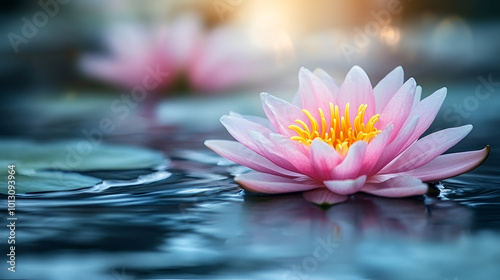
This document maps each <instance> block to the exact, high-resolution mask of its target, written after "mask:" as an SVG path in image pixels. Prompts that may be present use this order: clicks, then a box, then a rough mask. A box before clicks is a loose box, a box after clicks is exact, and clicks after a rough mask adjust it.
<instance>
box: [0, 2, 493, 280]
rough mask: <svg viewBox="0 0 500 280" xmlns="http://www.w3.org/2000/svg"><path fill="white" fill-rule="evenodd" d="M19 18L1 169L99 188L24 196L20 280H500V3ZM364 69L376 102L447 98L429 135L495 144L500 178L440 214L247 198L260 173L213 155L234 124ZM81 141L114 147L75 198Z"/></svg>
mask: <svg viewBox="0 0 500 280" xmlns="http://www.w3.org/2000/svg"><path fill="white" fill-rule="evenodd" d="M0 5H2V8H1V9H0V23H1V24H0V34H1V35H2V36H3V37H2V38H3V39H2V40H0V62H1V63H0V90H1V94H0V135H1V136H2V137H1V138H0V147H1V148H2V149H3V150H0V153H1V154H0V162H3V163H5V161H3V160H5V159H8V160H19V166H18V171H19V173H21V172H22V171H23V170H22V164H26V165H25V166H29V167H31V168H34V169H37V172H38V173H36V172H35V173H33V172H31V173H30V172H26V173H25V174H22V175H24V176H25V178H27V179H26V180H27V181H25V183H22V182H21V183H19V185H24V186H25V187H26V186H27V185H30V186H31V187H33V188H34V187H40V188H42V189H43V188H46V187H47V186H51V187H54V188H61V189H68V188H79V187H82V186H83V187H86V188H83V189H79V190H74V191H55V192H45V193H44V192H41V193H32V194H26V195H24V196H23V195H20V196H19V197H17V203H18V204H17V211H18V212H17V213H18V215H19V221H20V222H22V224H21V223H20V224H21V225H22V226H20V227H19V228H18V229H17V233H16V234H17V236H18V237H19V239H18V240H20V242H19V249H18V269H19V273H17V274H16V275H14V276H19V277H20V278H25V279H56V280H58V279H114V280H118V279H158V278H161V277H163V278H186V279H188V278H189V279H195V278H209V279H240V278H252V279H306V278H309V279H332V277H335V278H334V279H384V280H390V279H394V280H396V279H397V280H399V279H441V280H443V279H456V280H458V279H460V280H462V279H492V280H493V279H500V272H499V267H498V260H500V246H499V244H500V234H499V232H500V222H499V221H500V207H499V205H500V203H499V202H500V192H499V188H498V181H499V176H498V175H499V174H498V166H499V165H500V153H499V152H498V139H500V132H499V130H498V127H500V116H499V114H498V112H499V111H498V110H499V108H500V94H499V93H500V13H499V4H498V2H497V1H493V0H482V1H472V0H454V1H451V0H440V1H430V0H418V1H417V0H399V1H398V0H371V1H370V0H307V1H305V0H304V1H298V0H182V1H181V0H178V1H174V0H165V1H158V0H150V1H132V0H123V1H118V0H107V1H98V0H86V1H84V0H81V1H80V0H40V1H3V2H2V3H1V4H0ZM354 65H359V66H361V67H362V68H363V69H365V71H366V72H367V74H368V76H369V77H370V79H371V82H372V84H373V85H376V84H377V82H378V81H379V80H380V79H381V78H382V77H384V76H385V75H386V74H387V73H389V72H390V71H391V70H392V69H394V68H395V67H397V66H403V68H404V70H405V79H408V78H410V77H414V78H415V79H416V80H417V82H418V84H419V85H421V86H422V87H423V97H426V96H428V95H430V94H432V93H433V92H434V91H435V90H438V89H439V88H441V87H447V88H448V96H447V99H446V100H445V102H444V104H443V107H442V109H441V111H440V113H439V115H438V116H437V118H436V120H435V122H434V124H433V125H432V127H431V128H430V129H429V131H428V132H427V133H430V132H432V131H435V130H437V129H443V128H447V127H453V126H460V125H464V124H467V123H471V124H473V125H474V129H473V131H472V132H471V133H470V135H469V136H467V137H466V138H465V139H464V140H463V141H462V142H461V143H459V144H458V145H457V146H455V147H454V148H452V149H451V150H450V152H457V151H465V150H479V149H482V148H484V147H485V146H486V145H490V146H491V153H490V157H489V158H488V160H487V161H486V162H485V163H484V164H483V165H482V166H480V167H478V168H477V169H475V170H474V171H472V172H470V173H467V174H464V175H461V176H459V177H456V178H452V179H449V180H445V181H444V182H443V184H441V185H439V186H438V187H439V189H440V190H441V194H439V195H438V194H436V193H435V194H429V195H428V196H425V197H418V198H405V199H400V200H399V199H398V200H396V199H385V198H378V197H373V196H369V195H356V196H354V197H352V198H351V199H350V200H349V201H347V202H345V203H343V204H340V205H337V206H334V207H332V208H330V209H328V210H324V209H320V208H318V207H316V206H315V205H312V204H310V203H308V202H305V201H304V200H303V198H302V196H301V195H300V194H298V195H297V194H290V195H284V196H271V197H261V196H254V195H250V194H243V193H242V192H241V189H240V188H239V187H238V185H237V184H236V183H235V182H234V180H233V179H232V178H233V176H234V175H237V174H241V173H243V172H246V171H247V169H245V168H242V167H241V166H238V165H234V164H232V163H230V162H228V161H224V160H223V159H221V158H220V157H218V156H216V155H215V154H214V153H212V152H211V151H210V150H208V149H207V148H206V147H204V145H203V141H204V140H206V139H216V138H219V139H221V138H222V139H230V138H231V137H230V136H229V135H228V134H227V132H225V130H224V129H223V127H222V125H221V124H220V123H219V118H220V117H221V116H222V115H224V114H227V113H228V112H230V111H235V112H238V113H241V114H256V115H263V111H262V109H261V106H260V99H259V93H261V92H269V93H271V94H273V95H276V96H279V97H282V98H284V99H291V98H292V96H293V95H294V94H295V92H296V90H297V87H298V78H297V74H298V71H299V69H300V67H306V68H308V69H310V70H314V69H315V68H317V67H321V68H323V69H324V70H325V71H326V72H328V73H329V74H330V75H332V76H333V77H334V79H335V80H336V82H337V83H338V84H340V83H341V82H342V81H343V79H344V77H345V75H346V73H347V72H348V71H349V69H350V68H351V67H353V66H354ZM9 139H10V140H9ZM12 139H14V140H12ZM32 140H36V142H32ZM101 140H102V142H101ZM59 141H60V142H59ZM68 141H69V142H68ZM77 141H86V142H85V143H87V144H88V145H90V144H95V142H99V143H98V144H96V145H94V146H92V145H91V149H90V150H91V151H93V153H92V154H91V155H88V156H86V157H85V158H83V159H81V160H80V162H79V163H78V164H76V165H77V166H76V167H75V168H73V166H69V167H71V168H67V167H68V166H63V167H66V168H65V169H64V168H63V170H66V171H68V170H69V171H70V172H66V171H65V172H64V173H63V175H64V176H62V179H61V180H59V182H56V180H55V179H54V178H53V176H54V170H52V169H53V168H54V165H48V164H49V163H52V162H56V161H57V160H61V162H63V161H64V160H66V162H68V158H70V157H71V156H74V154H73V151H74V150H76V149H77V148H78V147H79V146H78V145H79V144H81V143H82V142H77ZM68 143H69V144H68ZM89 143H90V144H89ZM118 144H128V145H133V147H132V148H130V147H128V146H127V147H128V148H123V147H122V146H120V145H118ZM88 145H87V146H88ZM5 147H7V148H5ZM75 147H76V148H75ZM92 147H93V148H92ZM69 149H71V150H69ZM92 149H93V150H92ZM70 159H74V158H70ZM56 167H59V166H56ZM2 168H3V167H2ZM51 168H52V169H51ZM47 169H48V170H47ZM2 170H4V169H2ZM2 170H0V175H1V176H2V177H1V178H0V182H2V181H1V179H4V178H6V176H4V175H2V174H3V173H1V172H3V171H2ZM40 170H41V171H42V172H40ZM4 171H5V170H4ZM45 171H47V173H44V172H45ZM4 173H5V172H4ZM40 173H41V175H40ZM33 174H35V175H33ZM57 174H59V173H57ZM59 175H60V174H59ZM30 176H31V177H30ZM37 176H38V177H37ZM82 176H83V177H82ZM30 178H31V179H30ZM28 179H30V180H28ZM19 180H21V179H19ZM61 182H62V183H61ZM96 182H100V183H96ZM92 186H93V187H92ZM89 187H90V188H89ZM45 190H47V189H45ZM50 190H52V189H50ZM433 190H434V191H436V188H433ZM0 198H1V200H0V205H1V206H2V207H3V206H5V208H7V199H6V198H5V196H4V195H1V196H0ZM2 209H3V208H2ZM2 211H3V210H2ZM5 212H6V211H5ZM2 215H5V217H6V215H7V213H3V214H2ZM2 217H3V216H2ZM3 220H5V219H3ZM0 228H3V229H1V230H0V235H1V238H2V241H1V242H0V243H3V240H4V239H3V238H4V236H8V232H7V231H6V229H5V227H4V226H0ZM332 238H333V239H334V240H335V241H336V242H337V241H339V242H340V244H341V245H339V249H335V250H332V251H331V252H330V251H327V252H329V254H328V256H327V260H325V261H324V262H319V263H318V262H316V264H317V265H316V267H315V268H314V269H311V267H310V265H311V262H309V263H308V260H309V261H311V256H312V254H313V253H314V252H315V250H316V249H315V248H317V246H318V244H320V243H318V242H320V241H318V240H331V239H332ZM321 242H323V241H321ZM325 242H326V241H325ZM3 248H4V247H3V246H2V250H3ZM3 253H4V252H3V251H2V254H3ZM2 260H3V259H2ZM4 264H5V263H4ZM304 265H306V266H307V265H309V269H307V267H306V268H305V269H304V267H305V266H304ZM294 267H302V271H303V272H307V273H306V274H297V272H296V271H294ZM7 273H8V271H7V270H6V268H4V267H2V270H0V278H7V279H9V278H15V277H13V275H12V274H7Z"/></svg>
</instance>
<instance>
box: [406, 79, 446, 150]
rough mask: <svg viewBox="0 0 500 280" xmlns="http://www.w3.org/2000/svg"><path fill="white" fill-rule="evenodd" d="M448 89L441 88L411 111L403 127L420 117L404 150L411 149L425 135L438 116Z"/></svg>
mask: <svg viewBox="0 0 500 280" xmlns="http://www.w3.org/2000/svg"><path fill="white" fill-rule="evenodd" d="M446 91H447V90H446V88H441V89H439V90H437V91H435V92H434V93H433V94H431V95H430V96H428V97H427V98H424V99H423V100H422V101H420V102H419V103H418V104H417V105H415V107H414V108H413V109H412V110H411V113H410V115H409V116H408V118H407V119H406V121H405V123H404V124H403V127H404V126H406V125H407V124H408V123H409V122H410V121H411V120H412V119H413V118H414V117H415V116H419V117H420V118H419V120H418V123H417V126H416V127H415V130H414V131H413V133H412V135H411V136H410V137H408V141H407V142H406V144H405V145H404V147H403V150H404V149H406V148H407V147H409V146H410V145H411V144H412V143H413V142H414V141H415V140H417V139H418V138H419V137H420V136H421V135H422V133H424V132H425V131H426V130H427V129H428V128H429V126H431V124H432V122H433V121H434V119H435V118H436V116H437V113H438V112H439V109H440V108H441V105H442V104H443V101H444V99H445V98H446Z"/></svg>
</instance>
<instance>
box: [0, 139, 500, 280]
mask: <svg viewBox="0 0 500 280" xmlns="http://www.w3.org/2000/svg"><path fill="white" fill-rule="evenodd" d="M181 134H182V133H181ZM188 134H189V135H190V137H188V138H190V139H203V138H204V137H210V138H213V137H217V136H218V138H226V137H227V135H225V134H224V133H223V132H214V133H209V134H208V135H207V134H201V135H196V134H194V133H188ZM161 135H162V133H161V131H158V132H156V133H154V134H152V135H151V138H150V139H149V140H147V141H144V142H142V143H141V145H145V146H150V147H152V148H156V149H159V150H162V151H164V153H165V154H166V155H168V156H169V157H170V158H171V163H170V165H169V166H168V167H163V168H160V169H159V170H158V169H156V170H154V169H151V170H149V169H142V170H128V171H93V172H84V173H83V174H85V175H90V176H94V177H98V178H101V179H103V180H105V181H104V182H105V183H104V184H100V185H98V186H97V187H94V188H87V189H82V190H75V191H67V192H49V193H40V194H27V195H20V196H18V199H17V205H16V208H17V215H18V223H17V225H18V226H17V230H16V238H17V244H18V245H17V259H16V262H17V267H16V268H17V272H16V276H17V277H19V278H21V277H22V278H27V279H117V280H118V279H197V278H205V279H250V278H253V279H496V277H497V276H499V275H500V267H499V266H498V263H499V261H500V189H499V188H498V185H497V182H498V181H497V180H498V179H499V177H498V175H497V173H496V171H495V168H493V167H495V166H498V164H499V162H498V157H497V155H496V154H493V155H492V157H490V159H489V160H488V161H487V162H486V163H485V165H484V166H483V167H481V168H479V169H477V170H476V171H473V172H471V173H469V174H465V175H462V176H459V177H456V178H453V179H449V180H445V181H443V182H442V184H438V185H436V186H435V190H439V191H434V192H433V194H429V195H428V196H425V197H414V198H405V199H388V198H379V197H374V196H370V195H364V194H358V195H354V196H352V197H351V198H350V199H349V200H348V201H347V202H345V203H342V204H339V205H336V206H333V207H331V208H329V209H326V210H325V209H320V208H318V207H316V206H314V205H312V204H310V203H308V202H306V201H304V200H303V198H302V196H301V195H300V194H289V195H277V196H259V195H251V194H246V193H244V192H243V191H241V189H240V188H239V187H238V185H237V184H235V182H234V181H233V180H232V176H233V175H235V174H239V173H241V172H245V171H246V170H245V168H242V167H240V166H237V165H231V164H229V163H227V162H226V161H224V160H222V159H221V158H219V157H218V156H216V155H215V154H213V153H212V152H211V151H209V150H207V149H205V148H204V147H203V146H202V145H201V143H199V142H196V141H193V142H189V141H185V138H184V137H180V136H179V137H177V138H173V139H170V140H168V141H165V140H164V139H163V138H162V137H161ZM178 135H179V134H178ZM184 136H186V135H184ZM120 139H122V138H120ZM114 140H117V139H114ZM114 140H113V139H112V141H114ZM120 142H129V141H123V139H122V140H121V141H120ZM138 178H141V180H142V181H137V179H138ZM5 201H6V199H2V207H4V206H5V207H6V205H4V204H5ZM5 217H6V216H5ZM6 234H7V233H6V231H5V230H2V236H6ZM6 271H7V270H6V268H5V269H3V270H2V271H1V272H0V273H1V274H0V275H2V277H4V278H5V277H11V275H9V274H7V272H6Z"/></svg>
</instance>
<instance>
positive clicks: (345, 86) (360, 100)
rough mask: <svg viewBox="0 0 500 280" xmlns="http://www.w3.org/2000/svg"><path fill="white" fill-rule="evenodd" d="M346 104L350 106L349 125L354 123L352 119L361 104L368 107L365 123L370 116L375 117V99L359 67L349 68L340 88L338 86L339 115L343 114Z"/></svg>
mask: <svg viewBox="0 0 500 280" xmlns="http://www.w3.org/2000/svg"><path fill="white" fill-rule="evenodd" d="M347 103H349V104H350V107H349V108H350V109H349V116H350V119H351V123H354V118H355V117H356V114H357V112H358V108H359V106H360V105H361V104H366V105H368V107H367V108H366V111H365V119H364V122H365V123H366V122H367V121H368V119H369V118H370V117H371V116H373V115H375V97H374V95H373V88H372V84H371V83H370V79H369V78H368V76H367V75H366V73H365V71H364V70H363V69H361V67H359V66H354V67H352V68H351V70H350V71H349V73H347V76H346V78H345V80H344V82H343V83H342V86H340V90H339V94H338V97H337V104H338V105H339V111H340V113H341V115H342V114H344V110H345V105H346V104H347Z"/></svg>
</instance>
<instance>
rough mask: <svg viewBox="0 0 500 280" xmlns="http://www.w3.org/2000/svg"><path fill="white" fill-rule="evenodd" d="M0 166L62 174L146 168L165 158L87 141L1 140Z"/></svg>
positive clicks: (138, 150)
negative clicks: (63, 172)
mask: <svg viewBox="0 0 500 280" xmlns="http://www.w3.org/2000/svg"><path fill="white" fill-rule="evenodd" d="M0 151H2V155H1V156H0V163H5V164H4V165H5V166H7V164H15V165H16V166H17V167H19V168H21V169H45V170H65V171H93V170H127V169H146V168H151V167H154V166H156V165H159V164H161V163H164V162H165V161H166V159H165V158H164V157H163V155H162V154H161V153H160V152H157V151H153V150H150V149H146V148H142V147H133V146H124V145H114V144H113V145H112V144H103V143H100V142H97V141H94V142H92V141H90V140H87V139H82V140H75V141H58V142H49V143H37V142H34V141H30V140H19V139H0Z"/></svg>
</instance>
